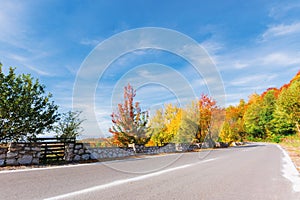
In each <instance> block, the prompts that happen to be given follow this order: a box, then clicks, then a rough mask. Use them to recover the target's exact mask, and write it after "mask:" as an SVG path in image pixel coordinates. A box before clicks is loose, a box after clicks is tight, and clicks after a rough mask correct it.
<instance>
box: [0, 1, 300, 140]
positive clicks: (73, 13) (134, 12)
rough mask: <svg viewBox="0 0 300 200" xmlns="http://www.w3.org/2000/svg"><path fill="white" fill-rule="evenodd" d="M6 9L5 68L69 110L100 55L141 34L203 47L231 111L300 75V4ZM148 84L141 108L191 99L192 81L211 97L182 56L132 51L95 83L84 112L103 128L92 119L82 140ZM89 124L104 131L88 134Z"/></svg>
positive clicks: (2, 27) (12, 4)
mask: <svg viewBox="0 0 300 200" xmlns="http://www.w3.org/2000/svg"><path fill="white" fill-rule="evenodd" d="M0 6H1V10H0V62H1V63H2V64H3V65H4V67H5V68H6V67H8V66H15V67H17V72H18V73H30V74H32V75H33V76H34V77H36V78H39V79H40V81H41V82H42V83H43V84H45V85H46V87H47V91H49V92H51V93H52V94H53V100H54V101H55V102H56V103H57V104H58V105H59V106H60V110H61V111H62V112H63V111H67V110H70V109H72V100H73V88H74V83H75V80H76V77H77V75H78V74H77V73H78V71H79V70H80V67H82V66H83V65H84V64H83V63H84V61H85V60H87V58H88V56H89V55H90V54H91V52H92V51H93V49H94V48H96V47H97V45H99V44H101V42H103V41H105V40H107V39H109V38H110V37H112V36H113V35H115V34H119V33H122V32H123V31H127V30H132V29H136V28H143V27H160V28H166V29H171V30H174V31H177V32H179V33H182V34H184V35H186V36H188V37H190V38H192V39H193V40H195V41H196V42H198V43H199V44H200V45H201V46H202V47H203V48H204V49H205V51H206V52H207V53H208V54H209V56H210V58H211V60H212V62H213V63H214V64H215V66H216V69H217V71H218V73H219V75H220V77H221V79H222V84H223V85H224V89H225V94H226V105H230V104H236V103H237V102H238V101H239V99H241V98H244V99H247V97H248V95H249V94H251V93H254V92H257V93H261V92H263V91H264V90H265V89H267V88H268V87H280V86H281V85H282V84H284V83H287V82H288V81H289V80H290V79H291V78H292V77H293V76H294V75H295V74H296V73H297V72H298V70H300V67H299V66H300V2H299V1H267V0H266V1H263V0H261V1H216V0H210V1H197V0H195V1H192V0H191V1H175V0H172V1H171V0H170V1H154V0H153V1H138V0H137V1H131V0H128V1H121V0H120V1H116V0H112V1H83V0H82V1H61V0H57V1H55V0H51V1H50V0H49V1H47V0H45V1H38V0H35V1H30V0H28V1H21V0H20V1H15V0H0ZM149 63H154V64H153V65H147V64H149ZM159 64H160V65H159ZM91 73H93V72H91ZM151 77H152V79H151ZM153 77H155V79H153ZM174 77H178V79H177V78H176V80H174ZM144 78H150V79H149V80H152V83H149V84H147V85H143V86H142V87H138V88H137V89H138V90H137V97H136V99H137V100H138V101H140V102H141V105H142V107H143V108H144V109H150V110H155V109H156V108H159V107H161V106H162V105H163V103H165V102H173V103H178V99H176V97H177V96H180V95H183V96H186V97H189V95H188V94H187V93H184V92H186V91H188V90H186V89H185V88H184V87H183V82H185V81H186V82H189V86H191V88H192V90H193V92H194V93H195V95H198V96H199V95H200V94H201V93H203V92H204V93H210V90H209V88H208V86H207V83H208V82H209V80H208V79H209V78H207V77H201V76H199V75H197V73H195V71H193V68H192V67H191V64H190V63H188V62H187V61H186V60H185V59H183V58H181V57H180V56H178V55H175V54H173V53H170V52H167V51H163V50H158V49H141V50H136V51H133V52H128V53H126V54H124V55H122V56H121V57H119V58H118V59H117V60H114V61H113V62H112V63H111V65H110V66H109V68H107V70H106V71H105V73H104V74H102V75H101V77H98V79H99V81H98V85H97V86H96V89H95V93H94V95H95V105H88V104H85V105H84V106H86V107H92V110H93V111H94V113H95V116H96V122H95V121H90V122H88V120H87V122H85V125H84V126H85V130H86V132H85V136H86V137H98V136H103V135H105V134H107V129H108V127H109V126H110V125H111V123H110V118H109V115H110V113H111V112H112V109H113V108H114V106H115V103H116V102H117V101H118V100H120V101H121V99H120V98H121V97H120V96H118V95H116V94H120V93H121V92H120V91H119V90H118V88H119V89H120V88H122V87H123V86H121V85H122V84H125V82H126V81H128V80H131V81H132V82H133V83H135V81H142V79H144ZM125 80H126V81H125ZM122 81H123V82H122ZM161 81H166V82H164V83H166V84H168V85H163V84H161ZM168 81H169V82H168ZM172 81H173V82H172ZM133 85H134V84H133ZM170 85H171V86H170ZM168 86H170V87H168ZM172 88H173V89H172ZM174 88H179V89H178V90H177V89H174ZM82 100H83V104H84V99H82ZM181 103H182V104H184V103H183V102H181ZM83 110H84V108H83ZM83 115H85V114H84V113H83ZM92 123H94V124H95V123H96V124H97V123H98V125H99V126H100V129H101V131H99V130H94V129H92V128H90V126H89V125H90V124H92Z"/></svg>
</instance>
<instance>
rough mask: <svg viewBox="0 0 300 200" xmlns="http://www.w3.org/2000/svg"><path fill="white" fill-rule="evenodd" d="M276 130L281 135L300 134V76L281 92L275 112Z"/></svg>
mask: <svg viewBox="0 0 300 200" xmlns="http://www.w3.org/2000/svg"><path fill="white" fill-rule="evenodd" d="M274 115H275V117H274V121H273V122H274V124H275V125H274V126H275V128H274V130H275V132H276V133H278V134H281V135H288V134H294V133H296V132H298V133H299V134H300V127H299V124H300V77H299V78H298V79H294V80H293V81H292V82H291V83H290V84H289V85H288V87H285V88H283V89H282V91H281V92H280V94H279V97H278V100H277V104H276V110H275V113H274Z"/></svg>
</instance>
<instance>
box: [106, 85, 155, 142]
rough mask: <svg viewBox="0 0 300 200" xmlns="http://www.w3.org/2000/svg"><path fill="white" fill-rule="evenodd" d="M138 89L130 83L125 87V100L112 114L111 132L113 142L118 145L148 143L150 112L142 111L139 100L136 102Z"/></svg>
mask: <svg viewBox="0 0 300 200" xmlns="http://www.w3.org/2000/svg"><path fill="white" fill-rule="evenodd" d="M135 96H136V91H135V90H134V89H133V87H132V86H131V85H130V84H128V85H127V86H125V87H124V102H123V103H120V104H118V108H117V110H116V111H115V112H113V113H112V114H111V117H112V123H113V126H112V127H111V128H110V129H109V132H110V133H112V134H113V143H114V144H116V145H118V146H128V144H132V143H135V144H146V143H147V142H148V141H149V139H150V136H149V135H147V123H148V112H147V111H141V108H140V104H139V102H134V101H133V100H134V97H135Z"/></svg>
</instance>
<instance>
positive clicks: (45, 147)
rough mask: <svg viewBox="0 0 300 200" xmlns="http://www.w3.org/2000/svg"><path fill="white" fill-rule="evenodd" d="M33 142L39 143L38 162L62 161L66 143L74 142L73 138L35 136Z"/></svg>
mask: <svg viewBox="0 0 300 200" xmlns="http://www.w3.org/2000/svg"><path fill="white" fill-rule="evenodd" d="M34 142H36V143H40V144H41V155H40V163H45V164H46V163H51V162H54V161H64V160H65V151H66V145H67V144H75V143H76V139H75V138H36V139H34Z"/></svg>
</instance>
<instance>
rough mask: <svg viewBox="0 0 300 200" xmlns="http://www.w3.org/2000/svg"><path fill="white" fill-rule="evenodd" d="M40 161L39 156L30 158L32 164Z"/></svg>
mask: <svg viewBox="0 0 300 200" xmlns="http://www.w3.org/2000/svg"><path fill="white" fill-rule="evenodd" d="M39 163H40V159H39V158H33V159H32V164H33V165H38V164H39Z"/></svg>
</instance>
